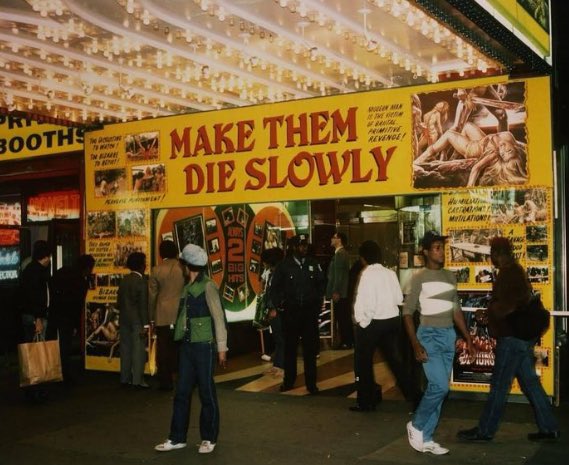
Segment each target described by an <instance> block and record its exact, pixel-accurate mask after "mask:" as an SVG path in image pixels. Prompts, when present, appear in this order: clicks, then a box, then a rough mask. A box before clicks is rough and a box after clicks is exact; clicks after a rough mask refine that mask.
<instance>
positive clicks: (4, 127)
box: [0, 115, 83, 162]
mask: <svg viewBox="0 0 569 465" xmlns="http://www.w3.org/2000/svg"><path fill="white" fill-rule="evenodd" d="M82 150H83V129H82V128H76V127H65V126H56V125H53V124H44V123H37V122H36V121H32V120H29V119H25V118H20V117H15V116H5V115H0V162H2V161H5V160H17V159H21V158H31V157H37V156H44V155H54V154H58V153H66V152H75V151H82Z"/></svg>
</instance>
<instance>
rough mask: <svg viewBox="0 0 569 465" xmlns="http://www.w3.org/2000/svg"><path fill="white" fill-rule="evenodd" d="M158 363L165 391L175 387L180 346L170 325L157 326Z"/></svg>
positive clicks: (160, 380) (162, 386)
mask: <svg viewBox="0 0 569 465" xmlns="http://www.w3.org/2000/svg"><path fill="white" fill-rule="evenodd" d="M154 329H155V331H156V343H157V344H158V345H157V346H156V348H157V352H156V363H157V365H158V373H157V375H158V381H159V383H160V387H161V388H163V389H170V388H172V386H173V385H174V374H175V373H177V371H178V345H177V343H176V342H175V341H174V330H173V329H170V326H169V325H166V326H156V327H155V328H154Z"/></svg>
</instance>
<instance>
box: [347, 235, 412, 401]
mask: <svg viewBox="0 0 569 465" xmlns="http://www.w3.org/2000/svg"><path fill="white" fill-rule="evenodd" d="M359 254H360V260H361V261H362V263H363V265H364V269H363V271H362V272H361V275H360V279H359V283H358V285H357V289H356V298H355V302H354V320H355V322H356V324H357V326H356V356H355V365H356V366H355V371H356V373H357V375H358V396H357V404H356V405H355V406H353V407H350V410H352V411H353V412H369V411H373V410H375V404H376V401H377V396H376V395H375V389H376V385H375V379H374V373H373V355H374V353H375V350H376V348H379V349H380V350H381V352H382V354H383V357H384V358H385V360H386V362H387V365H388V366H389V368H390V369H391V371H392V372H393V374H394V375H395V378H396V380H397V384H398V385H399V388H400V389H401V391H402V392H403V395H404V396H405V398H406V399H407V400H409V401H411V402H413V401H415V400H416V398H417V396H418V392H417V390H416V389H415V388H414V386H413V383H412V381H411V377H410V374H409V370H408V368H409V367H407V366H405V362H404V361H403V360H402V358H401V350H400V349H399V346H398V345H399V332H400V330H401V317H400V314H399V305H402V303H403V294H402V292H401V287H400V285H399V281H398V279H397V275H396V274H395V272H393V271H392V270H390V269H388V268H386V267H384V266H383V265H381V264H380V261H381V250H380V248H379V245H378V244H377V243H376V242H374V241H365V242H364V243H363V244H362V245H361V246H360V249H359Z"/></svg>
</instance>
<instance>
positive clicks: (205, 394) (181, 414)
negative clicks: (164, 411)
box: [154, 244, 227, 454]
mask: <svg viewBox="0 0 569 465" xmlns="http://www.w3.org/2000/svg"><path fill="white" fill-rule="evenodd" d="M207 262H208V256H207V253H206V251H205V250H204V249H202V248H201V247H199V246H197V245H195V244H188V245H186V246H185V247H184V249H183V250H182V253H181V254H180V263H182V265H183V267H184V271H185V275H186V277H187V281H188V282H187V284H186V285H185V286H184V289H183V290H182V296H181V299H180V306H179V309H178V316H177V319H176V326H175V328H174V339H175V340H179V341H180V349H179V353H178V358H179V365H178V381H177V385H176V394H175V396H174V405H173V413H172V420H171V423H170V434H169V436H168V439H167V440H166V441H165V442H163V443H161V444H158V445H157V446H155V447H154V448H155V450H157V451H159V452H168V451H171V450H175V449H181V448H183V447H186V446H187V435H188V427H189V421H190V403H191V397H192V392H193V390H194V387H195V386H196V385H197V387H198V392H199V396H200V402H201V412H200V422H199V423H200V436H201V443H200V445H199V448H198V452H199V453H200V454H208V453H210V452H213V450H214V448H215V446H216V444H217V437H218V434H219V403H218V401H217V393H216V391H215V381H214V379H213V375H214V370H215V362H216V360H217V362H218V363H219V365H220V366H221V367H223V368H225V366H226V363H227V323H226V319H225V312H224V310H223V307H222V305H221V299H220V297H219V289H218V288H217V285H216V284H215V283H214V282H213V281H212V280H211V279H210V278H209V277H208V276H207V275H206V274H205V269H206V265H207Z"/></svg>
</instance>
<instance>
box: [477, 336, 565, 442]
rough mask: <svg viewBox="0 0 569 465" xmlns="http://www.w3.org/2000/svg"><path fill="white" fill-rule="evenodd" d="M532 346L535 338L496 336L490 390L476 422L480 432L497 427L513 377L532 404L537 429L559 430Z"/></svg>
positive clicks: (488, 432)
mask: <svg viewBox="0 0 569 465" xmlns="http://www.w3.org/2000/svg"><path fill="white" fill-rule="evenodd" d="M534 346H535V341H524V340H522V339H517V338H515V337H500V338H498V340H497V345H496V360H495V363H494V371H493V373H492V379H491V381H490V394H489V395H488V399H487V401H486V404H485V406H484V410H483V412H482V416H481V417H480V421H479V422H478V428H479V430H480V434H482V435H484V436H489V437H493V436H494V435H495V434H496V431H498V426H499V424H500V419H501V418H502V414H503V413H504V408H505V407H506V401H507V397H508V393H509V392H510V388H511V387H512V381H513V380H514V377H516V378H517V379H518V383H519V384H520V388H521V389H522V392H523V393H524V394H525V396H526V397H527V398H528V400H529V401H530V403H531V406H532V407H533V411H534V415H535V422H536V423H537V426H538V428H539V431H542V432H554V431H558V430H559V424H558V423H557V420H556V419H555V417H554V416H553V411H552V409H551V403H550V402H549V399H548V398H547V395H546V394H545V391H544V390H543V387H542V386H541V383H540V381H539V377H538V376H537V374H536V372H535V359H534V355H533V348H534Z"/></svg>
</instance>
